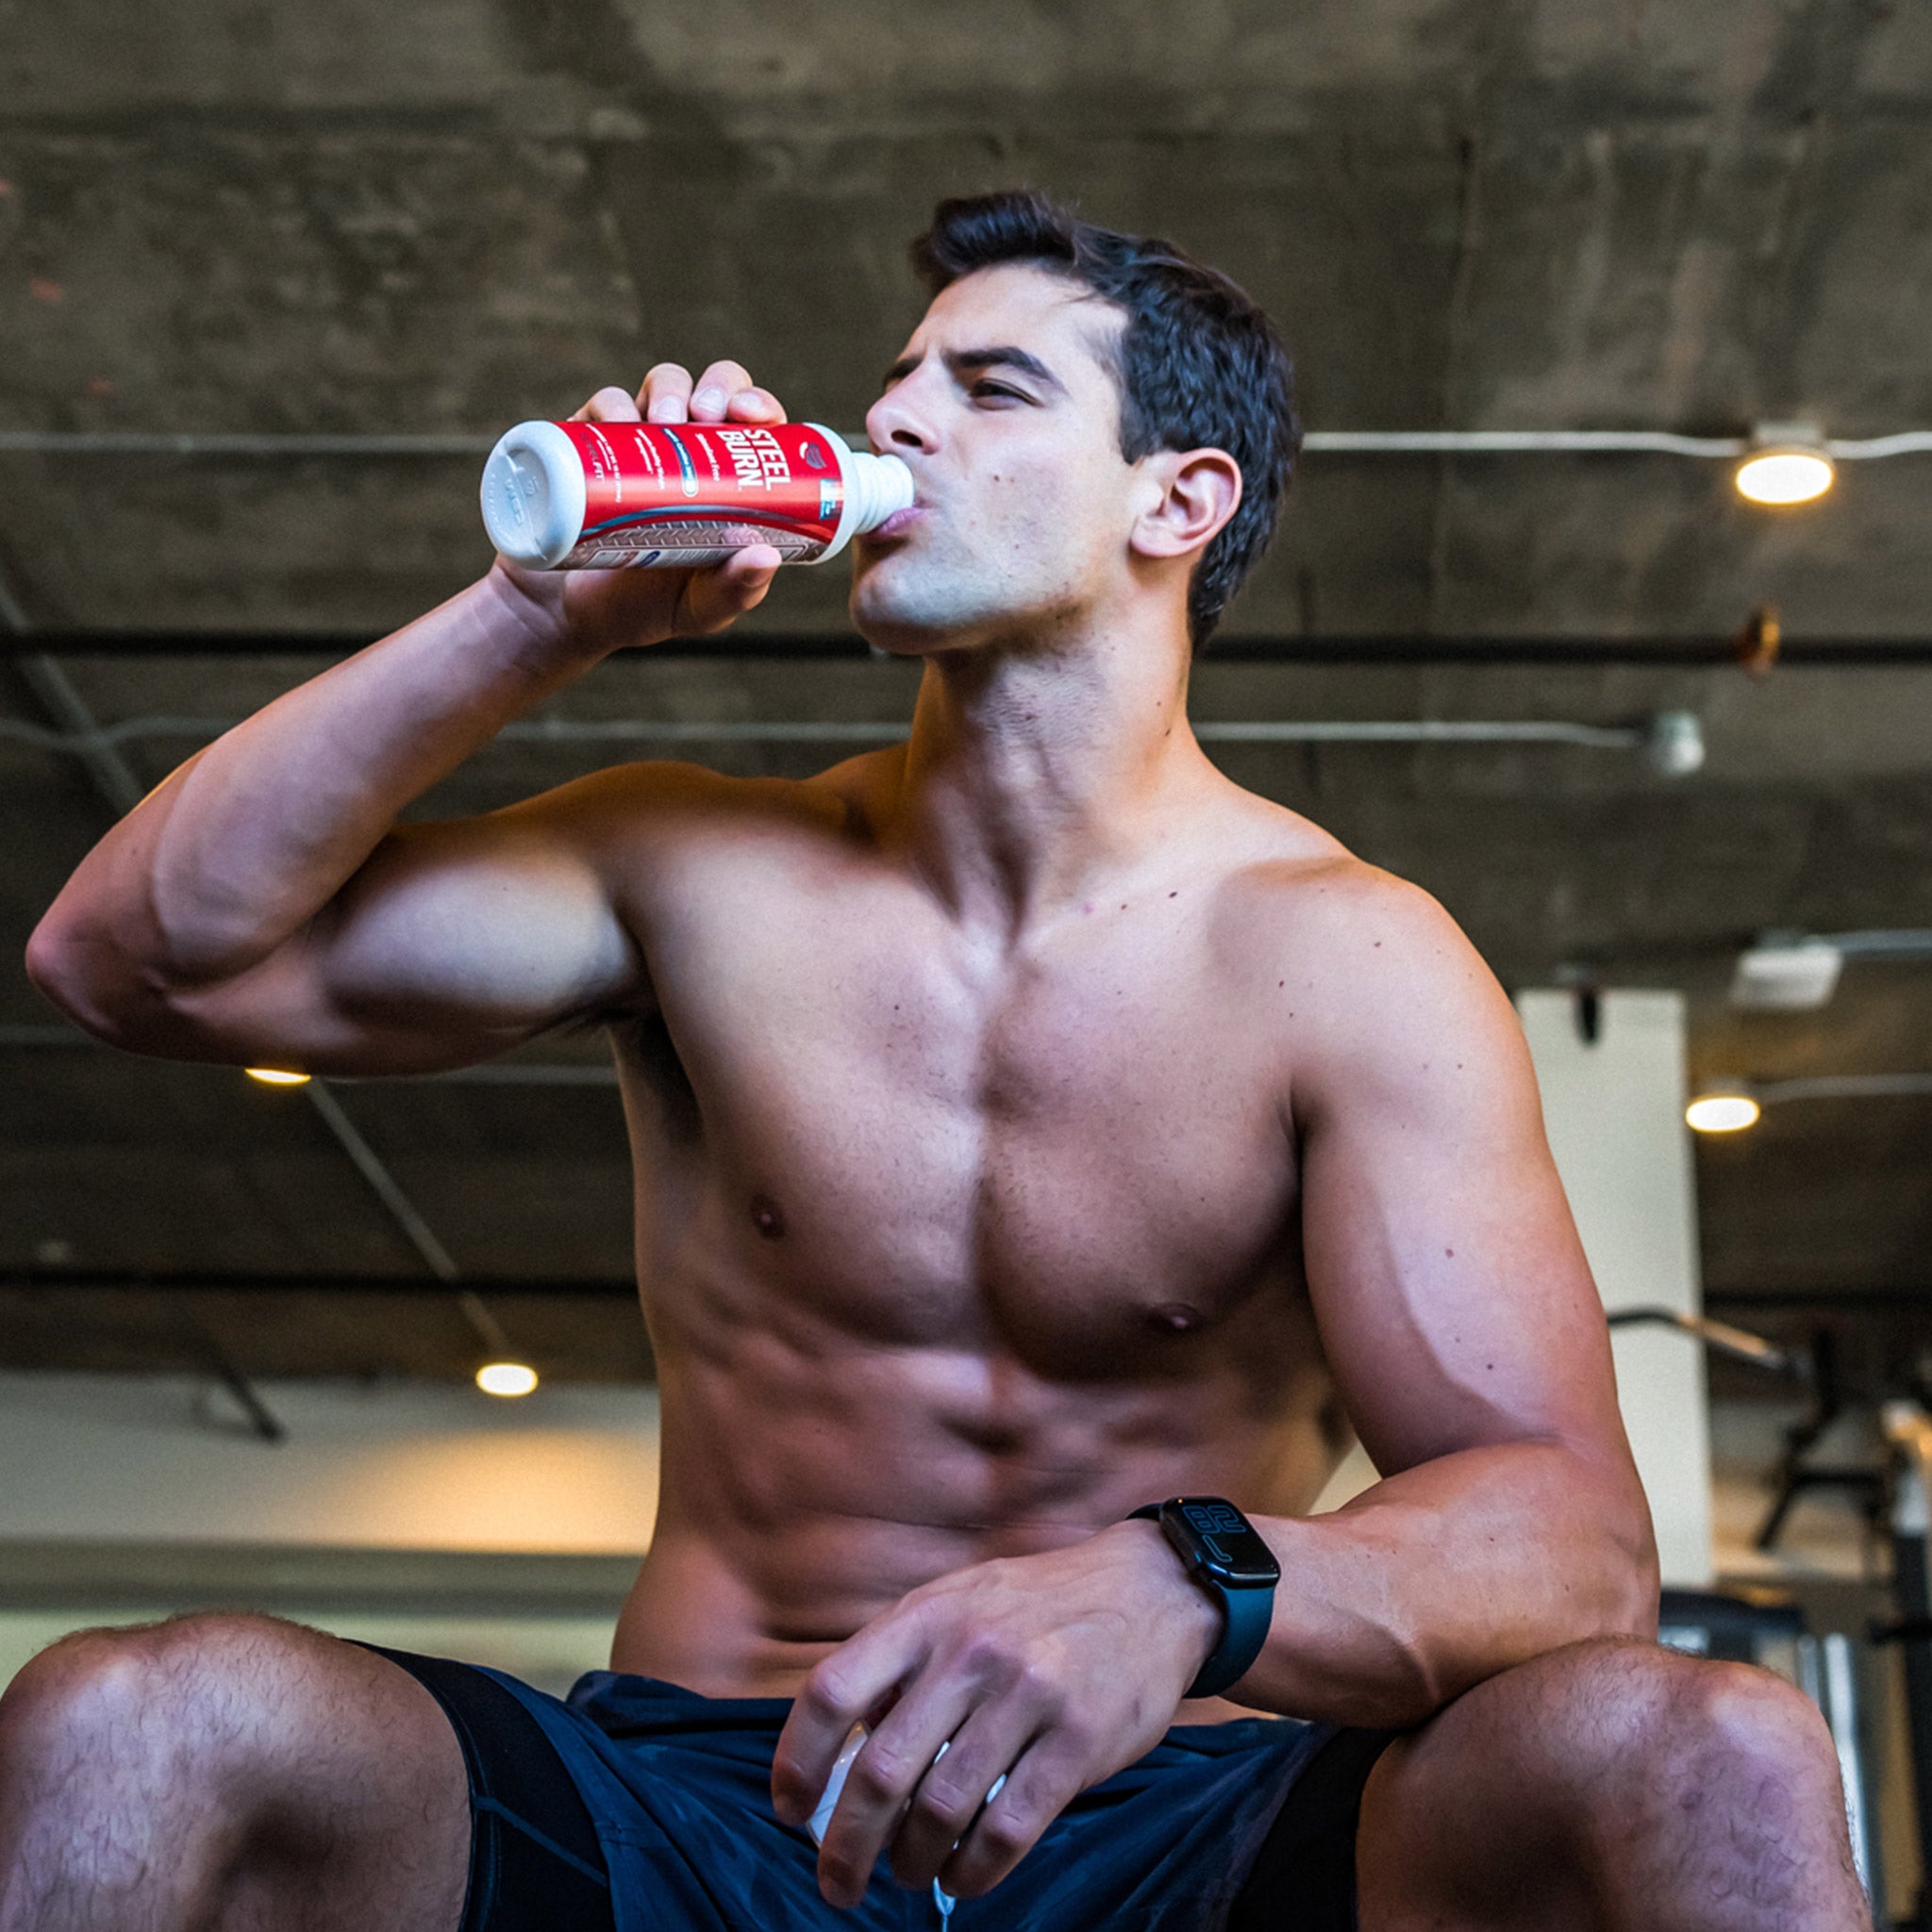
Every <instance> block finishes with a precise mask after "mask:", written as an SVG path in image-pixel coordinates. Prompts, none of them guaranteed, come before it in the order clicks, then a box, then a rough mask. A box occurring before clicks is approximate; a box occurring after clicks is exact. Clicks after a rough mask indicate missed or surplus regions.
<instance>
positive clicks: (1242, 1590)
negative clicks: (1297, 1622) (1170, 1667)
mask: <svg viewBox="0 0 1932 1932" xmlns="http://www.w3.org/2000/svg"><path fill="white" fill-rule="evenodd" d="M1136 1518H1144V1519H1146V1520H1147V1521H1149V1522H1153V1523H1158V1524H1159V1525H1160V1528H1161V1533H1162V1534H1163V1535H1164V1536H1165V1537H1166V1538H1167V1540H1168V1541H1169V1543H1171V1544H1172V1545H1173V1547H1174V1553H1175V1554H1176V1555H1177V1556H1178V1557H1180V1559H1181V1561H1182V1563H1183V1564H1184V1565H1186V1567H1187V1571H1188V1574H1189V1575H1191V1577H1192V1578H1193V1579H1194V1581H1195V1582H1196V1583H1198V1584H1199V1585H1200V1586H1201V1588H1202V1589H1203V1590H1205V1591H1207V1592H1208V1595H1209V1596H1211V1597H1212V1598H1213V1599H1214V1601H1215V1602H1216V1603H1217V1604H1219V1605H1220V1607H1221V1612H1222V1620H1223V1621H1222V1629H1221V1641H1220V1642H1219V1643H1217V1644H1216V1645H1215V1646H1214V1648H1213V1649H1212V1650H1211V1651H1210V1652H1209V1653H1208V1658H1207V1661H1206V1662H1204V1663H1203V1664H1202V1666H1201V1668H1200V1670H1199V1671H1198V1672H1196V1673H1195V1675H1194V1681H1193V1682H1192V1683H1191V1684H1190V1685H1189V1686H1188V1688H1187V1691H1185V1693H1184V1694H1185V1695H1186V1696H1189V1697H1214V1696H1218V1695H1219V1694H1220V1693H1221V1692H1222V1691H1225V1690H1226V1689H1227V1687H1228V1686H1229V1685H1230V1684H1233V1683H1237V1682H1239V1681H1240V1679H1241V1678H1242V1677H1244V1676H1246V1675H1247V1674H1248V1672H1249V1671H1250V1670H1251V1669H1252V1668H1253V1667H1254V1662H1255V1659H1256V1658H1257V1657H1259V1656H1260V1654H1261V1646H1262V1645H1263V1644H1264V1643H1266V1642H1267V1641H1268V1629H1269V1625H1270V1624H1272V1623H1273V1622H1274V1586H1275V1585H1276V1584H1277V1583H1278V1582H1280V1580H1281V1569H1280V1566H1279V1565H1278V1564H1277V1563H1276V1562H1275V1560H1274V1556H1273V1554H1272V1553H1271V1552H1270V1551H1269V1550H1268V1547H1267V1545H1266V1544H1265V1543H1263V1542H1262V1541H1261V1538H1260V1535H1259V1533H1258V1532H1257V1530H1256V1528H1255V1526H1254V1524H1251V1523H1250V1522H1249V1521H1248V1519H1247V1518H1246V1517H1245V1516H1243V1515H1242V1514H1241V1511H1240V1510H1239V1509H1237V1508H1236V1507H1235V1506H1234V1505H1233V1504H1232V1503H1230V1502H1229V1501H1228V1500H1227V1499H1226V1498H1225V1497H1224V1496H1174V1497H1170V1498H1169V1499H1168V1500H1167V1501H1166V1502H1164V1503H1147V1504H1143V1505H1142V1506H1141V1507H1140V1508H1139V1509H1136V1510H1135V1511H1134V1512H1133V1514H1132V1516H1130V1517H1129V1518H1128V1521H1129V1522H1132V1521H1134V1520H1135V1519H1136Z"/></svg>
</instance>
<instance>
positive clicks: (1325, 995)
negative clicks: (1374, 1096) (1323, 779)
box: [1216, 814, 1514, 1082]
mask: <svg viewBox="0 0 1932 1932" xmlns="http://www.w3.org/2000/svg"><path fill="white" fill-rule="evenodd" d="M1284 816H1285V817H1288V818H1292V817H1293V814H1285V815H1284ZM1306 825H1307V821H1305V820H1304V821H1298V822H1297V823H1296V824H1293V825H1285V826H1283V827H1282V828H1281V830H1280V834H1279V842H1278V845H1277V847H1276V849H1274V850H1263V851H1261V852H1259V853H1257V854H1256V855H1255V856H1253V857H1252V858H1249V859H1248V860H1247V862H1245V863H1244V864H1242V865H1241V866H1240V867H1239V868H1238V869H1236V870H1234V871H1233V872H1231V873H1230V874H1229V875H1228V877H1227V880H1226V882H1225V886H1224V891H1223V892H1222V894H1221V897H1220V907H1219V916H1218V918H1217V921H1216V927H1217V940H1218V942H1219V943H1218V950H1219V951H1220V953H1221V954H1222V956H1223V957H1224V959H1226V960H1227V961H1228V962H1229V964H1230V966H1231V967H1232V968H1233V970H1234V971H1236V972H1237V973H1239V974H1240V975H1241V978H1242V979H1243V980H1244V981H1245V982H1247V983H1250V984H1252V985H1253V986H1254V987H1256V988H1257V991H1258V993H1259V996H1260V998H1261V999H1262V1000H1263V1001H1269V1000H1272V1001H1273V1002H1274V1005H1276V1006H1278V1007H1279V1008H1280V1016H1281V1039H1282V1043H1283V1045H1284V1047H1285V1048H1286V1049H1287V1050H1288V1052H1289V1058H1290V1061H1291V1064H1292V1065H1293V1066H1294V1067H1295V1068H1296V1069H1297V1070H1298V1071H1299V1073H1300V1074H1302V1075H1304V1076H1307V1075H1310V1074H1313V1073H1314V1072H1315V1071H1316V1070H1317V1069H1318V1068H1319V1069H1326V1070H1328V1071H1329V1072H1332V1073H1338V1074H1346V1075H1348V1076H1350V1077H1354V1076H1357V1075H1360V1074H1365V1073H1367V1072H1368V1071H1369V1070H1371V1069H1373V1068H1376V1067H1381V1066H1385V1065H1386V1066H1387V1067H1389V1068H1392V1069H1396V1070H1400V1072H1401V1078H1402V1079H1403V1080H1404V1081H1405V1082H1407V1080H1409V1079H1411V1078H1413V1077H1414V1076H1415V1070H1416V1069H1419V1068H1422V1067H1424V1066H1425V1065H1427V1064H1429V1063H1430V1062H1431V1059H1432V1050H1431V1042H1446V1041H1462V1042H1468V1043H1470V1044H1471V1045H1472V1046H1480V1047H1482V1048H1483V1049H1484V1050H1488V1049H1489V1048H1492V1047H1493V1046H1494V1045H1495V1044H1496V1043H1497V1042H1498V1041H1499V1040H1500V1039H1501V1038H1502V1036H1503V1034H1505V1033H1507V1032H1508V1031H1510V1030H1513V1027H1514V1019H1513V1014H1511V1012H1510V1010H1509V1005H1508V1000H1507V995H1506V994H1505V993H1504V992H1503V990H1502V988H1501V987H1500V986H1498V984H1497V983H1496V979H1495V976H1494V974H1492V973H1491V971H1490V969H1489V967H1488V965H1487V964H1486V963H1485V962H1484V960H1483V958H1482V957H1481V955H1480V954H1478V953H1477V951H1476V949H1475V947H1474V945H1473V944H1471V942H1470V941H1469V939H1468V938H1467V936H1466V935H1465V934H1464V933H1463V931H1462V929H1461V927H1460V926H1459V925H1457V923H1456V921H1455V919H1454V918H1452V917H1451V915H1450V914H1449V912H1448V911H1447V909H1446V908H1444V907H1443V906H1442V905H1441V902H1440V901H1438V900H1437V899H1436V898H1435V897H1434V896H1433V895H1432V894H1431V893H1429V892H1428V891H1424V888H1423V887H1421V886H1419V885H1416V884H1415V883H1413V882H1412V881H1411V880H1408V879H1404V878H1401V877H1398V876H1397V875H1396V874H1393V873H1391V872H1386V871H1384V870H1383V869H1382V868H1381V867H1380V866H1376V865H1372V864H1370V863H1369V862H1368V861H1367V860H1365V859H1362V858H1357V856H1356V855H1355V854H1354V853H1352V852H1350V851H1349V850H1348V849H1347V848H1346V847H1345V846H1343V845H1342V844H1341V842H1340V841H1336V840H1333V839H1330V838H1328V837H1327V835H1326V834H1324V833H1315V836H1313V837H1312V838H1311V837H1309V836H1307V833H1305V832H1303V831H1302V830H1301V829H1300V828H1301V827H1302V826H1306ZM1307 829H1308V831H1309V832H1313V831H1314V828H1313V827H1308V828H1307Z"/></svg>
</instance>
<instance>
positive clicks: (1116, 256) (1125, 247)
mask: <svg viewBox="0 0 1932 1932" xmlns="http://www.w3.org/2000/svg"><path fill="white" fill-rule="evenodd" d="M1005 262H1017V263H1023V264H1026V265H1029V266H1034V267H1038V268H1042V269H1045V270H1047V271H1049V272H1050V273H1052V274H1055V275H1066V276H1067V277H1068V278H1069V279H1071V280H1073V281H1076V282H1079V283H1080V284H1082V285H1083V286H1084V287H1085V288H1087V289H1089V290H1091V291H1092V292H1093V293H1094V294H1095V295H1097V296H1099V297H1101V298H1102V299H1103V300H1105V301H1108V302H1111V303H1112V304H1113V305H1114V306H1115V307H1116V308H1120V309H1122V310H1124V313H1125V315H1126V325H1125V327H1124V329H1123V330H1122V331H1121V334H1120V336H1119V339H1118V342H1117V346H1116V349H1115V358H1116V367H1115V371H1114V375H1115V378H1116V380H1117V381H1118V383H1119V386H1120V392H1121V428H1120V437H1121V455H1122V456H1123V457H1124V458H1126V460H1127V461H1128V462H1130V463H1137V462H1139V461H1140V460H1141V458H1142V457H1144V456H1146V455H1148V454H1150V453H1151V452H1152V451H1154V450H1158V449H1176V450H1178V449H1199V448H1203V447H1211V448H1214V449H1223V450H1225V451H1226V452H1227V453H1228V455H1229V456H1231V457H1232V458H1234V459H1235V461H1236V462H1237V463H1239V464H1240V465H1241V507H1240V508H1238V509H1237V510H1236V511H1235V513H1234V515H1233V516H1232V517H1230V518H1229V519H1228V521H1227V522H1226V524H1225V525H1223V527H1222V528H1221V529H1220V530H1219V531H1218V532H1217V533H1216V534H1215V537H1214V540H1213V541H1212V542H1210V543H1209V544H1208V547H1207V549H1206V550H1205V551H1204V552H1203V553H1202V556H1201V560H1200V561H1199V562H1198V563H1197V564H1196V565H1195V566H1194V575H1193V577H1192V579H1191V582H1190V583H1189V586H1188V634H1189V636H1190V637H1191V639H1192V641H1194V643H1195V644H1196V645H1199V644H1201V643H1202V642H1204V641H1206V640H1207V638H1208V633H1209V632H1211V631H1212V630H1213V628H1214V626H1215V625H1216V624H1217V623H1219V622H1220V619H1221V613H1222V611H1223V610H1224V609H1225V608H1226V607H1227V602H1228V599H1229V598H1231V597H1232V596H1233V595H1234V593H1235V591H1237V590H1238V589H1239V588H1240V585H1241V579H1242V578H1243V577H1244V576H1246V575H1247V574H1248V572H1249V571H1250V570H1251V569H1253V567H1254V566H1255V564H1256V563H1257V561H1258V560H1259V558H1260V556H1261V552H1262V551H1263V550H1264V549H1266V548H1267V545H1268V539H1269V538H1270V537H1271V536H1272V535H1273V534H1274V524H1275V520H1276V518H1277V517H1278V516H1279V515H1280V513H1281V499H1282V495H1283V493H1284V492H1285V491H1287V489H1288V482H1289V477H1290V475H1291V473H1292V471H1293V469H1294V458H1295V452H1296V450H1297V449H1299V448H1300V447H1301V440H1302V430H1301V424H1300V422H1299V421H1298V420H1297V419H1296V416H1295V409H1294V371H1293V366H1292V365H1291V362H1290V361H1289V357H1288V350H1287V348H1286V347H1285V346H1284V344H1283V342H1282V340H1281V337H1280V334H1279V332H1278V331H1277V330H1276V329H1275V326H1274V324H1273V323H1272V322H1270V321H1269V319H1268V317H1267V316H1266V314H1264V313H1263V312H1262V310H1261V309H1260V308H1258V307H1257V305H1256V303H1254V302H1253V301H1252V300H1251V299H1250V298H1249V297H1248V295H1247V294H1246V293H1245V291H1242V290H1241V289H1240V288H1239V287H1237V286H1236V284H1235V283H1233V282H1231V281H1230V280H1229V279H1228V278H1227V276H1225V275H1222V274H1221V273H1220V272H1219V271H1218V270H1215V269H1211V268H1209V267H1208V265H1207V264H1206V263H1205V262H1200V261H1196V260H1195V259H1194V258H1193V257H1192V256H1191V255H1189V254H1188V253H1187V252H1186V251H1185V250H1183V249H1180V248H1176V247H1175V246H1174V243H1173V242H1162V241H1158V240H1157V239H1156V238H1155V237H1153V236H1151V235H1124V234H1121V233H1119V232H1117V231H1116V230H1115V229H1112V228H1101V227H1096V226H1095V225H1093V224H1092V223H1091V222H1083V221H1081V220H1079V219H1078V217H1076V216H1075V215H1074V214H1073V212H1072V211H1071V210H1069V209H1067V208H1062V207H1061V206H1060V205H1059V204H1058V202H1056V201H1053V200H1051V199H1049V198H1048V197H1047V196H1046V195H1044V194H1041V193H1038V192H1034V191H1032V190H1030V189H1011V190H1008V191H1006V192H1002V193H998V194H978V195H973V196H971V197H969V198H962V199H955V200H949V201H942V202H941V203H940V205H939V207H938V208H935V209H934V210H933V219H932V226H931V227H930V228H928V229H927V230H926V231H925V233H924V234H923V235H922V236H920V237H919V239H918V240H917V241H916V242H913V244H912V266H913V268H914V270H915V271H916V272H917V273H918V275H919V277H920V279H921V280H922V281H923V282H924V284H925V286H926V288H927V289H928V290H929V291H931V292H932V293H933V294H935V295H937V294H938V293H939V292H940V291H941V289H944V288H947V287H949V286H950V285H951V284H952V283H954V282H957V281H958V279H959V277H960V276H961V275H971V274H972V273H973V272H974V270H975V269H982V268H993V267H996V266H998V265H999V264H1001V263H1005Z"/></svg>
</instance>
